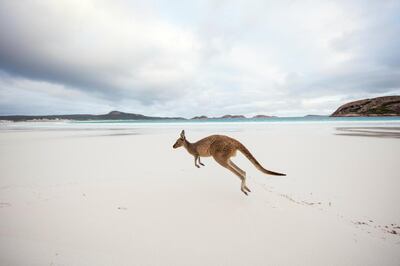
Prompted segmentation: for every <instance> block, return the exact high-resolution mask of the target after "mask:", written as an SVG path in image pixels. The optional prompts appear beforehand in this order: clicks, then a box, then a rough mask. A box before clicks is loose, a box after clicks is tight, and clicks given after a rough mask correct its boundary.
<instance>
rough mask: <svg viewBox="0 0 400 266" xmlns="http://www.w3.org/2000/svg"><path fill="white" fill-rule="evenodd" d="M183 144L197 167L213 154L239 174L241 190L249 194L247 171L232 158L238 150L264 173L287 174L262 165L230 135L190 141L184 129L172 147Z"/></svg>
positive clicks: (222, 163)
mask: <svg viewBox="0 0 400 266" xmlns="http://www.w3.org/2000/svg"><path fill="white" fill-rule="evenodd" d="M182 146H183V147H185V148H186V150H187V151H188V152H189V153H190V154H191V155H193V156H194V165H195V166H196V167H197V168H200V166H199V165H198V164H197V162H199V164H200V165H202V166H204V164H203V163H202V162H201V161H200V157H210V156H212V157H213V158H214V160H216V161H217V163H219V164H220V165H222V166H223V167H225V168H227V169H228V170H230V171H231V172H233V173H234V174H235V175H237V176H238V177H239V178H240V180H241V181H242V183H241V186H240V190H241V191H242V192H243V193H244V194H246V195H248V193H247V192H251V191H250V189H249V188H248V187H247V185H246V172H245V171H243V170H242V169H240V168H239V167H238V166H237V165H236V164H234V163H233V162H232V161H231V159H230V158H231V157H233V156H235V155H236V151H237V150H239V151H240V152H241V153H243V155H244V156H246V157H247V159H249V160H250V162H252V163H253V164H254V166H255V167H256V168H257V169H258V170H260V171H261V172H263V173H264V174H268V175H279V176H285V174H282V173H277V172H273V171H270V170H267V169H265V168H264V167H262V166H261V164H260V163H259V162H258V161H257V160H256V158H254V156H253V155H252V154H251V153H250V151H249V150H248V149H247V148H246V147H245V146H244V145H243V144H242V143H240V142H239V141H237V140H236V139H233V138H231V137H228V136H224V135H211V136H208V137H206V138H203V139H201V140H199V141H197V142H195V143H190V142H189V141H188V140H187V139H186V137H185V131H184V130H182V132H181V135H180V137H179V138H178V140H177V141H176V142H175V144H174V145H173V146H172V147H173V148H174V149H176V148H179V147H182Z"/></svg>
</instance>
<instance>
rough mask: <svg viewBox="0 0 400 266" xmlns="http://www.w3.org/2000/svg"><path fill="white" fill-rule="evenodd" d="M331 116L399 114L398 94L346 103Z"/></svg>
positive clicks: (399, 101) (399, 98)
mask: <svg viewBox="0 0 400 266" xmlns="http://www.w3.org/2000/svg"><path fill="white" fill-rule="evenodd" d="M331 116H400V96H384V97H377V98H372V99H364V100H359V101H354V102H350V103H346V104H344V105H342V106H340V107H339V108H338V109H337V110H336V111H335V112H334V113H333V114H332V115H331Z"/></svg>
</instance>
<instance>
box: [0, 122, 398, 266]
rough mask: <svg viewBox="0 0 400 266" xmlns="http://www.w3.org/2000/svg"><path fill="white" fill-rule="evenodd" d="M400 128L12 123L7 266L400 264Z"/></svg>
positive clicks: (0, 168) (4, 150) (5, 177)
mask: <svg viewBox="0 0 400 266" xmlns="http://www.w3.org/2000/svg"><path fill="white" fill-rule="evenodd" d="M397 123H398V125H396V124H395V123H394V124H393V123H392V124H386V123H371V124H362V123H360V124H354V123H351V124H346V123H287V124H285V123H276V124H274V123H236V124H235V123H225V124H224V123H221V124H218V123H182V124H173V123H169V124H146V123H143V124H136V125H134V124H115V125H113V124H85V123H83V124H69V123H64V122H59V123H51V122H48V123H39V122H37V123H13V124H2V125H0V175H1V178H0V217H1V219H0V265H399V264H400V207H399V202H400V193H399V188H400V174H399V173H400V171H399V167H400V166H399V158H400V140H399V135H400V131H399V126H400V123H399V122H397ZM181 129H185V130H186V135H187V138H188V140H190V141H196V140H198V139H200V138H203V137H205V136H208V135H211V134H217V133H218V134H225V135H229V136H231V137H234V138H236V139H238V140H240V141H241V142H242V143H243V144H244V145H246V147H247V148H248V149H249V150H250V151H251V152H252V153H253V155H254V156H255V157H256V158H257V159H258V161H260V163H261V164H262V165H263V166H264V167H265V168H267V169H270V170H273V171H279V172H283V173H286V174H287V176H285V177H280V176H267V175H265V174H263V173H261V172H259V171H258V170H257V169H256V168H255V167H254V166H253V165H252V164H251V163H250V162H249V161H248V160H247V159H246V158H245V157H244V156H243V155H241V154H239V153H238V155H237V156H236V157H235V158H234V161H235V163H236V164H237V165H239V166H240V167H241V168H242V169H243V170H245V171H246V172H247V176H248V186H249V188H250V189H251V190H252V192H251V193H250V194H249V196H245V195H244V194H243V193H241V191H240V182H239V179H238V178H237V177H236V176H234V175H233V174H232V173H230V172H229V171H228V170H226V169H224V168H222V167H220V166H219V165H218V164H217V163H216V162H215V161H214V160H213V159H211V158H204V159H202V161H203V163H204V164H205V167H201V168H200V169H198V168H196V167H195V166H194V163H193V157H192V156H190V155H189V154H188V153H187V152H186V151H185V150H184V149H177V150H174V149H172V145H173V144H174V142H175V141H176V139H177V138H178V135H179V132H180V130H181Z"/></svg>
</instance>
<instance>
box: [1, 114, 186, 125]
mask: <svg viewBox="0 0 400 266" xmlns="http://www.w3.org/2000/svg"><path fill="white" fill-rule="evenodd" d="M162 119H184V118H182V117H155V116H145V115H141V114H131V113H124V112H120V111H111V112H109V113H108V114H103V115H90V114H76V115H8V116H0V120H8V121H14V122H20V121H38V120H76V121H87V120H162Z"/></svg>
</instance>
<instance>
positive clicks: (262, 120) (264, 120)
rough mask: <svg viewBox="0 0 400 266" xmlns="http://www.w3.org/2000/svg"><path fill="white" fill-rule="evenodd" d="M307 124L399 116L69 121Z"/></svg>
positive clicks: (384, 119) (385, 119)
mask: <svg viewBox="0 0 400 266" xmlns="http://www.w3.org/2000/svg"><path fill="white" fill-rule="evenodd" d="M296 122H300V123H304V122H305V123H307V122H400V116H396V117H329V116H322V117H272V118H248V119H243V118H230V119H229V118H228V119H207V120H200V119H195V120H190V119H186V120H184V119H168V120H167V119H163V120H92V121H71V122H70V123H77V124H82V123H83V124H87V123H89V124H103V123H107V124H119V123H124V124H126V123H166V124H174V123H296Z"/></svg>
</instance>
